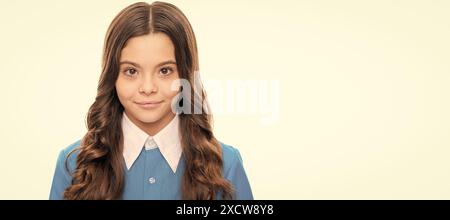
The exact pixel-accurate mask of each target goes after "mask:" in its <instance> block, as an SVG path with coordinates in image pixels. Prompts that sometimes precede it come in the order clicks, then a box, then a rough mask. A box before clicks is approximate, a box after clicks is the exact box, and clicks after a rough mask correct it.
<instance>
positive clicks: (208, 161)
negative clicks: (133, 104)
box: [64, 2, 233, 199]
mask: <svg viewBox="0 0 450 220" xmlns="http://www.w3.org/2000/svg"><path fill="white" fill-rule="evenodd" d="M156 32H162V33H164V34H166V35H168V36H169V37H170V39H171V40H172V43H173V44H174V46H175V58H176V61H177V69H178V70H179V73H180V78H181V79H186V80H188V81H189V82H190V83H191V85H192V84H193V82H194V78H195V74H196V72H197V71H198V69H199V67H198V53H197V45H196V40H195V36H194V32H193V30H192V27H191V25H190V23H189V21H188V20H187V18H186V17H185V15H184V14H183V13H182V12H181V11H180V10H179V9H178V8H177V7H176V6H174V5H172V4H169V3H164V2H154V3H152V4H147V3H144V2H139V3H135V4H132V5H130V6H128V7H126V8H125V9H123V10H122V11H121V12H120V13H119V14H118V15H117V16H116V17H115V18H114V20H113V21H112V23H111V25H110V26H109V28H108V31H107V34H106V38H105V45H104V51H103V62H102V73H101V76H100V80H99V83H98V88H97V96H96V99H95V102H94V103H93V104H92V105H91V107H90V108H89V112H88V114H87V129H88V131H87V133H86V134H85V136H84V137H83V139H82V141H81V145H80V147H79V148H78V149H77V150H79V153H78V156H77V167H76V169H75V171H74V172H73V179H72V185H71V186H69V187H68V188H67V189H66V190H65V192H64V198H65V199H120V198H121V196H122V192H123V186H124V162H123V158H122V157H123V156H122V151H123V134H122V129H121V119H122V113H123V110H124V109H123V106H122V105H121V103H120V102H119V99H118V97H117V93H116V88H115V82H116V80H117V77H118V72H119V59H120V53H121V51H122V49H123V47H124V46H125V44H126V42H127V40H128V39H130V38H132V37H137V36H141V35H146V34H150V33H156ZM198 89H199V88H195V87H192V88H191V93H188V94H192V95H191V97H186V96H183V95H181V97H182V98H181V99H180V103H182V105H184V106H186V105H187V106H189V108H191V109H193V108H194V107H195V108H198V106H195V105H198V103H197V104H196V103H195V102H191V101H190V100H196V99H195V98H194V97H197V98H198V97H202V98H205V96H206V94H205V92H204V90H203V89H201V88H200V90H198ZM183 94H184V93H183ZM202 100H204V101H203V102H206V100H205V99H202ZM201 110H202V111H201V114H185V113H180V115H179V117H180V125H179V129H180V131H182V132H180V134H181V145H182V148H183V156H184V157H185V161H186V166H185V170H184V176H183V180H182V183H181V191H182V199H216V198H217V196H218V195H217V193H220V194H221V195H222V198H224V199H231V198H232V194H233V188H232V185H231V184H230V183H229V182H228V181H227V180H226V179H225V178H223V175H222V169H223V159H222V148H221V146H220V143H219V142H218V141H217V139H216V138H215V137H214V135H213V132H212V128H211V120H212V119H211V115H209V114H206V113H207V105H201ZM66 162H67V161H66Z"/></svg>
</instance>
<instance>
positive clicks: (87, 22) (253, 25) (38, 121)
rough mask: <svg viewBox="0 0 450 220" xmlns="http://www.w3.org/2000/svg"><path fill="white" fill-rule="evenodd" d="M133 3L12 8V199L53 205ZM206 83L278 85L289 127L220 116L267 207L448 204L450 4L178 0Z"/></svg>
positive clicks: (0, 172) (8, 101) (8, 107)
mask: <svg viewBox="0 0 450 220" xmlns="http://www.w3.org/2000/svg"><path fill="white" fill-rule="evenodd" d="M132 2H134V1H106V0H105V1H48V0H47V1H31V0H30V1H5V0H2V1H1V3H0V28H1V32H0V33H1V35H0V39H1V40H0V74H1V75H0V77H1V80H0V101H1V109H0V122H1V132H0V135H1V136H0V140H1V144H0V178H1V179H0V199H47V198H48V194H49V190H50V185H51V180H52V176H53V172H54V166H55V162H56V157H57V154H58V152H59V150H61V149H62V148H64V147H66V146H68V145H69V144H70V143H72V142H74V141H75V140H77V139H79V138H81V137H82V135H83V134H84V132H85V131H86V129H85V124H84V119H85V115H86V113H87V110H88V108H89V106H90V104H91V103H92V102H93V101H94V98H95V93H96V86H97V80H98V77H99V73H100V60H101V50H102V47H103V38H104V35H105V32H106V29H107V27H108V25H109V23H110V22H111V20H112V19H113V17H114V16H115V15H116V14H117V13H118V12H119V11H120V10H121V9H122V8H124V7H125V6H127V5H129V4H130V3H132ZM171 2H173V3H175V4H176V5H177V6H178V7H180V8H181V9H182V10H183V11H184V12H185V14H186V15H187V16H188V18H189V19H190V21H191V23H192V25H193V27H194V31H195V33H196V35H197V40H198V44H199V50H200V62H201V71H202V78H203V79H204V80H206V79H222V80H226V79H231V80H239V79H251V80H263V79H267V80H279V83H280V103H279V104H280V106H279V107H280V114H279V120H278V121H276V122H274V123H272V124H261V123H260V116H258V115H255V116H251V117H247V118H245V117H243V116H240V115H235V116H233V115H222V116H216V117H215V119H216V120H215V132H216V136H217V137H218V138H219V139H220V140H221V141H223V142H225V143H228V144H231V145H233V146H236V147H238V148H239V149H240V151H241V154H242V157H243V159H244V165H245V168H246V171H247V174H248V177H249V179H250V181H251V185H252V188H253V192H254V196H255V198H256V199H450V172H449V170H450V169H449V168H450V159H449V156H450V149H449V147H450V137H449V134H450V116H449V113H450V86H449V85H450V64H449V61H450V41H449V39H450V13H449V11H450V1H444V0H442V1H438V0H435V1H428V0H423V1H407V0H405V1H391V0H383V1H357V0H355V1H350V0H345V1H334V0H329V1H294V0H292V1H245V2H244V1H230V0H227V1H221V2H218V1H206V0H202V1H197V0H196V1H171Z"/></svg>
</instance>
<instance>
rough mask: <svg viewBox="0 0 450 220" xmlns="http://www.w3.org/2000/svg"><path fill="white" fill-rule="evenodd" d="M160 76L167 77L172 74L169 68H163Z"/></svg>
mask: <svg viewBox="0 0 450 220" xmlns="http://www.w3.org/2000/svg"><path fill="white" fill-rule="evenodd" d="M159 72H160V73H161V74H162V75H169V74H170V73H171V72H172V68H170V67H163V68H161V70H160V71H159Z"/></svg>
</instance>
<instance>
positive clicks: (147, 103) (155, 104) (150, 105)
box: [134, 101, 163, 109]
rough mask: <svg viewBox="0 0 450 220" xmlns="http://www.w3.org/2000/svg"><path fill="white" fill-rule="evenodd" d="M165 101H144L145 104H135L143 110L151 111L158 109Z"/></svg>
mask: <svg viewBox="0 0 450 220" xmlns="http://www.w3.org/2000/svg"><path fill="white" fill-rule="evenodd" d="M162 102H163V101H143V102H134V103H135V104H137V105H138V106H139V107H141V108H145V109H151V108H156V107H158V106H159V105H160V104H161V103H162Z"/></svg>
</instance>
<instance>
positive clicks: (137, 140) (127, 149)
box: [122, 112, 182, 173]
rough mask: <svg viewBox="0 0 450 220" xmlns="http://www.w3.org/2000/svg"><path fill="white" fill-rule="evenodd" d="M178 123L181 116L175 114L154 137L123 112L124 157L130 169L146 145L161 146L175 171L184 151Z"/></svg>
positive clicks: (149, 146)
mask: <svg viewBox="0 0 450 220" xmlns="http://www.w3.org/2000/svg"><path fill="white" fill-rule="evenodd" d="M178 125H179V118H178V115H175V117H174V118H173V119H172V121H170V123H169V124H167V125H166V126H165V127H164V128H163V129H162V130H161V131H159V132H158V133H157V134H156V135H154V136H153V137H152V136H150V135H148V134H147V133H145V132H144V131H143V130H141V129H140V128H139V127H138V126H136V125H135V124H134V123H133V122H132V121H131V120H130V119H129V118H128V116H127V115H126V114H125V112H123V116H122V132H123V140H124V144H123V157H124V159H125V164H126V166H127V169H130V168H131V166H132V165H133V163H134V161H135V160H136V159H137V158H138V156H139V154H140V153H141V150H142V147H144V146H145V149H146V150H149V149H154V148H157V147H159V150H160V152H161V154H162V155H163V157H164V159H166V161H167V163H168V164H169V166H170V168H171V169H172V171H173V172H174V173H175V172H176V170H177V166H178V162H179V161H180V158H181V152H182V149H181V142H180V135H179V129H178V127H179V126H178Z"/></svg>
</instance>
